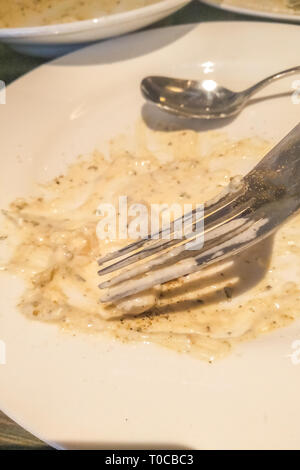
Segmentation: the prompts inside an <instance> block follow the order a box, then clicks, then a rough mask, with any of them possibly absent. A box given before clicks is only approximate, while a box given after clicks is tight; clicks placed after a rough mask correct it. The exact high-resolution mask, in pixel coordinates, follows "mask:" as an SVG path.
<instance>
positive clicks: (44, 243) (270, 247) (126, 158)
mask: <svg viewBox="0 0 300 470" xmlns="http://www.w3.org/2000/svg"><path fill="white" fill-rule="evenodd" d="M269 148H270V143H269V142H266V141H264V140H262V139H260V138H247V139H243V140H238V141H235V140H232V139H229V138H228V137H227V136H226V134H223V133H219V132H207V133H197V132H195V131H192V130H172V129H169V131H168V132H163V131H153V130H150V129H148V128H146V127H145V125H144V124H141V123H140V124H138V125H137V129H136V132H135V134H134V135H129V134H128V135H122V136H118V137H117V138H115V139H113V140H112V141H111V142H110V152H109V156H107V155H106V156H105V155H103V154H101V152H100V151H99V150H96V151H94V152H93V154H92V155H89V156H80V157H78V159H77V160H76V161H75V162H74V163H73V164H72V165H71V166H70V167H69V168H68V170H67V171H66V173H65V174H60V175H57V177H56V178H55V179H54V180H53V181H51V182H49V183H47V184H44V185H40V186H39V196H38V197H35V198H27V199H17V200H15V201H14V202H13V203H12V204H11V205H10V207H9V208H8V209H7V211H6V212H5V214H6V219H7V227H6V229H5V230H4V228H3V230H2V232H1V233H0V235H2V234H3V235H4V234H5V236H6V237H8V238H7V239H5V240H4V239H3V241H2V243H13V244H14V247H13V249H14V251H13V255H12V258H11V260H10V263H9V266H8V267H7V269H8V270H9V271H10V272H12V273H14V274H16V273H17V274H18V275H20V276H22V277H23V278H25V280H26V283H27V288H26V289H25V291H24V293H23V295H22V298H21V299H20V302H19V309H20V311H21V312H22V313H23V314H24V315H26V316H27V317H28V318H30V319H35V320H38V321H43V322H54V323H57V324H59V325H60V326H61V327H63V328H64V329H65V330H71V331H88V332H95V333H97V334H98V333H99V332H102V333H105V334H107V333H108V334H110V335H113V336H114V337H115V338H118V339H119V340H121V341H129V342H130V341H133V342H139V341H141V342H150V343H158V344H160V345H163V346H166V347H168V348H172V349H175V350H176V351H180V352H183V353H188V354H191V355H192V356H195V357H198V358H201V359H204V360H207V361H213V360H214V359H217V358H220V357H223V356H224V355H226V354H228V352H229V351H230V350H231V349H232V348H233V347H234V346H235V345H236V344H237V343H239V342H241V341H244V340H250V339H253V338H255V337H257V336H258V335H259V334H261V333H268V332H270V331H272V330H274V329H276V328H279V327H282V326H285V325H287V324H289V323H290V322H291V321H292V320H294V319H295V318H296V317H297V316H299V313H300V287H299V285H300V284H299V279H300V247H299V244H298V243H297V240H299V238H300V216H296V217H294V218H293V219H292V220H290V221H289V222H288V223H286V224H285V225H284V226H283V227H282V228H281V229H280V230H279V231H278V232H277V233H276V235H275V236H272V237H269V238H268V239H266V240H264V241H263V242H261V243H259V244H258V245H256V246H254V247H252V248H251V249H249V250H247V251H245V252H243V253H242V254H240V255H238V256H234V257H233V258H232V259H229V260H227V261H226V262H223V263H218V264H216V265H214V266H211V267H208V268H206V269H203V270H202V271H200V272H198V273H194V274H191V275H189V276H187V277H184V278H181V279H179V280H177V281H172V282H168V283H166V284H164V285H162V286H159V287H157V288H155V289H152V290H151V291H148V292H145V293H143V294H141V295H137V296H136V297H133V298H130V299H128V298H127V299H125V300H123V301H121V302H119V303H117V304H116V305H107V306H103V304H102V303H101V302H100V296H101V292H100V290H99V288H98V284H99V278H98V275H97V271H98V265H97V259H98V258H99V257H100V256H103V255H105V254H106V253H108V252H110V251H112V250H115V249H118V248H120V247H122V246H124V245H126V244H127V243H128V240H121V241H120V240H99V239H98V237H97V235H96V227H97V224H98V222H99V215H98V214H97V208H98V206H99V204H100V203H113V204H116V205H117V204H118V198H119V196H120V195H126V196H127V198H128V203H143V204H145V205H146V206H149V204H150V203H157V204H162V203H166V204H170V205H171V204H172V203H173V202H181V203H183V204H184V203H191V202H193V203H201V202H205V201H207V200H209V199H212V198H214V197H216V196H217V195H218V193H220V192H221V191H223V190H224V188H226V186H227V185H228V183H229V181H230V179H231V178H233V177H234V176H235V175H244V174H246V173H247V172H248V171H249V170H250V169H251V168H253V166H254V165H255V164H256V163H257V162H258V161H259V160H260V159H261V158H262V157H263V156H264V154H265V153H266V152H267V150H268V149H269ZM100 336H101V335H100ZM99 340H100V339H99Z"/></svg>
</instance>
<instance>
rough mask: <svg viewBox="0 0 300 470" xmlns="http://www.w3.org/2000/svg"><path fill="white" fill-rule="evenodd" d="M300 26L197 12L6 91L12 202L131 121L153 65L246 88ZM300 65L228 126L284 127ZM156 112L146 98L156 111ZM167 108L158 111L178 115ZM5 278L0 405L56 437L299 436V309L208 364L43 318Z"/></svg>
mask: <svg viewBox="0 0 300 470" xmlns="http://www.w3.org/2000/svg"><path fill="white" fill-rule="evenodd" d="M298 38H299V29H298V27H295V26H288V25H280V26H279V25H276V24H263V23H254V22H251V23H247V22H242V23H239V22H235V23H227V22H226V23H207V24H200V25H186V26H179V27H173V28H164V29H161V30H155V31H149V32H143V33H139V34H134V35H132V36H128V37H126V38H122V39H115V40H111V41H109V42H106V43H103V44H97V45H94V46H90V47H88V48H85V49H82V50H80V51H78V52H76V53H73V54H70V55H68V56H65V57H63V58H60V59H58V60H56V61H54V62H50V63H48V64H46V65H43V66H42V67H40V68H38V69H36V70H35V71H33V72H32V73H30V74H27V75H26V76H24V77H22V78H21V79H19V80H17V81H16V82H15V83H13V84H12V85H10V86H9V87H8V89H7V97H6V98H7V104H6V105H0V129H1V159H0V197H1V207H5V206H6V205H7V203H8V202H9V201H10V200H12V199H14V198H15V197H17V196H21V195H22V196H23V195H26V194H30V193H31V192H32V191H33V187H34V183H35V182H36V181H41V180H44V179H45V178H50V177H53V176H54V175H57V174H60V173H61V171H63V169H64V168H65V167H66V164H67V163H68V162H70V161H72V160H73V159H74V158H75V157H76V156H77V155H78V154H80V153H85V152H89V151H92V150H93V149H94V148H95V147H100V148H101V146H103V145H104V144H105V142H107V140H108V139H109V138H110V137H111V136H113V135H116V134H118V133H119V132H121V131H126V130H127V129H129V128H130V127H132V126H133V125H134V124H135V122H136V120H137V119H138V118H139V117H140V116H141V112H142V108H143V104H144V102H143V99H142V97H141V95H140V91H139V84H140V81H141V79H142V78H143V77H144V76H145V75H148V74H166V75H170V76H172V75H174V76H178V77H198V78H200V77H206V78H215V79H217V80H219V81H222V83H223V84H224V85H225V86H228V87H231V88H233V89H234V88H236V89H239V88H244V87H246V86H248V85H250V84H252V83H254V82H255V81H256V80H259V79H261V78H262V77H264V76H266V75H268V74H271V73H273V72H275V71H278V70H281V69H285V68H288V67H291V66H293V65H296V64H297V60H298V58H299V54H298V53H297V48H296V46H295V45H296V44H297V43H298ZM299 78H300V77H299V76H298V84H299ZM296 79H297V77H294V78H291V77H290V78H288V79H286V80H283V81H281V82H277V83H276V84H274V85H272V86H271V87H270V88H269V89H268V90H265V91H264V92H261V97H263V96H264V97H265V96H273V95H279V96H277V97H276V98H275V97H274V98H272V99H267V100H259V102H257V103H256V104H253V105H251V106H249V107H247V108H246V109H245V110H244V112H243V113H242V114H241V115H240V116H239V117H238V118H237V119H236V120H234V121H233V122H231V123H230V124H228V123H225V122H224V123H223V125H224V126H225V127H224V128H223V130H227V131H228V133H229V134H230V135H232V136H233V137H237V138H238V137H242V136H250V135H259V136H262V137H266V138H268V139H273V140H274V141H278V140H279V139H280V138H282V137H283V136H284V135H285V134H286V133H287V132H288V131H289V130H290V129H291V128H292V127H293V126H295V125H296V123H297V122H298V121H299V115H300V114H299V111H300V105H297V104H293V101H292V99H291V96H286V92H287V91H290V90H292V85H294V86H295V83H294V81H295V80H296ZM282 94H283V95H282ZM294 102H295V103H296V102H297V100H294ZM152 112H153V111H152V110H149V108H144V109H143V115H144V116H145V115H147V113H150V114H151V113H152ZM158 113H159V114H155V115H153V116H152V118H153V119H154V116H157V118H158V117H159V118H160V119H163V118H164V119H169V118H168V116H167V115H163V114H162V113H160V112H158ZM186 125H187V126H188V125H189V123H186ZM117 171H118V169H117V168H116V172H117ZM0 289H1V296H0V340H1V342H2V343H1V344H2V345H4V344H5V347H6V365H0V407H1V409H2V410H3V411H4V412H5V413H7V414H8V415H9V416H10V417H12V418H13V419H15V420H16V421H17V422H18V423H19V424H21V425H22V426H24V427H25V428H26V429H28V430H29V431H31V432H32V433H33V434H35V435H36V436H38V437H40V438H41V439H43V440H45V441H47V442H49V443H51V444H52V445H54V446H55V447H58V448H68V449H73V448H95V447H98V448H115V449H121V448H133V449H134V448H141V447H143V448H150V449H155V448H165V449H168V448H181V449H182V448H187V449H231V448H234V449H241V448H244V449H245V448H246V449H253V448H258V449H260V448H264V449H267V448H272V449H278V448H284V449H288V448H299V447H300V437H299V422H300V407H299V389H300V365H299V366H297V365H293V362H292V361H291V358H290V357H289V356H290V355H291V354H292V353H293V352H295V351H294V350H293V349H292V344H293V343H294V341H296V340H300V322H295V323H294V324H293V325H292V326H290V327H289V328H286V329H283V330H279V331H277V332H275V333H273V334H269V335H266V336H264V337H261V338H260V339H258V340H256V341H252V342H249V343H246V344H243V345H241V346H240V347H238V348H237V349H236V350H235V351H234V352H233V353H232V355H231V356H229V357H228V358H226V359H224V360H222V361H220V362H217V363H215V364H213V365H209V364H207V363H204V362H201V361H197V360H196V359H192V358H190V357H187V356H184V355H180V354H177V353H175V352H172V351H169V350H167V349H164V348H162V347H159V346H155V345H146V344H144V345H143V344H138V345H133V344H131V345H127V344H121V343H119V342H117V341H114V340H110V339H109V338H103V337H102V336H96V337H89V336H84V335H81V334H77V335H76V336H72V335H70V334H69V335H68V334H66V333H63V332H61V331H60V330H59V329H58V328H57V327H56V326H54V325H47V324H43V323H38V322H32V321H30V320H28V319H26V318H24V317H23V316H22V315H21V314H20V313H19V312H18V309H17V307H16V305H17V303H18V297H19V295H20V292H21V290H22V283H21V281H19V280H18V279H14V278H12V277H10V276H8V275H5V274H3V273H2V274H1V276H0ZM294 362H295V361H294Z"/></svg>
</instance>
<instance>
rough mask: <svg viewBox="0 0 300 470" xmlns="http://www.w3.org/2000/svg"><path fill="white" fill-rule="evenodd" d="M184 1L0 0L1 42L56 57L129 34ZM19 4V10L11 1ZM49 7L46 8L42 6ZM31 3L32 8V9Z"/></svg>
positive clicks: (153, 21)
mask: <svg viewBox="0 0 300 470" xmlns="http://www.w3.org/2000/svg"><path fill="white" fill-rule="evenodd" d="M187 3H189V0H119V1H117V0H99V1H96V0H84V1H82V2H79V3H78V2H76V4H77V7H76V5H75V1H74V0H63V1H62V0H60V1H57V0H47V1H46V0H41V1H40V2H38V3H37V2H33V1H32V0H24V1H23V2H22V4H23V7H24V8H23V9H21V8H20V4H19V2H17V1H16V0H12V1H10V2H7V0H0V41H2V42H5V43H7V44H9V45H10V46H11V47H13V48H14V49H15V50H17V51H18V52H21V53H25V54H29V55H33V56H40V57H56V56H59V55H62V54H65V53H67V52H71V51H72V50H74V49H78V48H79V47H80V46H84V45H86V44H90V43H92V42H95V41H98V40H100V39H105V38H109V37H113V36H119V35H121V34H125V33H129V32H132V31H135V30H137V29H140V28H143V27H145V26H148V25H149V24H152V23H155V22H156V21H158V20H160V19H162V18H165V17H166V16H168V15H170V14H172V13H174V12H175V11H177V10H179V9H180V8H181V7H183V6H184V5H186V4H187ZM17 4H18V9H16V5H17ZM46 5H47V6H49V5H50V6H51V8H47V10H45V6H46ZM31 7H32V8H31Z"/></svg>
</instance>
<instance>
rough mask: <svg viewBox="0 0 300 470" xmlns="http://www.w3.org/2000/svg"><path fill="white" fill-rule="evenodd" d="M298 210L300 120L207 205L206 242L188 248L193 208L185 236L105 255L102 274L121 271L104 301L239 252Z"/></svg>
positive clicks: (143, 242) (196, 220) (104, 284)
mask: <svg viewBox="0 0 300 470" xmlns="http://www.w3.org/2000/svg"><path fill="white" fill-rule="evenodd" d="M299 208H300V123H299V124H298V125H297V126H296V127H295V128H294V129H293V130H292V131H291V132H290V133H289V134H288V135H287V136H286V137H285V138H284V139H283V140H282V141H281V142H280V143H279V144H278V145H276V146H275V147H274V148H273V149H272V150H271V151H270V152H269V153H268V154H267V155H266V156H265V157H264V158H263V159H262V160H261V161H260V163H259V164H258V165H257V166H256V167H255V168H254V169H253V170H252V171H250V173H248V174H247V175H246V176H245V177H244V178H242V179H241V180H240V182H239V183H238V184H234V185H231V187H229V188H228V191H226V192H225V193H222V194H221V195H220V197H219V198H218V199H216V200H214V201H213V202H211V203H210V202H208V203H206V204H205V209H204V213H202V214H201V216H200V217H201V218H202V219H203V222H204V229H203V237H204V238H203V239H204V244H203V246H201V247H200V246H199V247H198V248H197V246H195V249H194V250H193V251H190V250H188V249H187V246H188V244H189V243H190V242H191V241H193V240H195V237H196V236H198V237H199V233H197V234H196V233H195V230H194V229H195V227H196V224H199V214H198V213H197V211H193V212H191V213H190V214H188V215H186V216H185V217H187V220H189V223H190V227H191V230H190V232H189V233H188V234H187V235H186V236H184V237H183V238H182V239H177V238H174V237H173V238H171V239H170V240H162V239H159V240H157V239H155V240H153V239H150V238H149V237H150V236H149V237H147V238H145V239H142V240H139V241H137V242H135V243H132V244H130V245H128V246H126V247H125V248H122V249H121V250H119V251H116V252H113V253H110V254H109V255H107V256H105V257H103V258H101V259H100V260H99V265H101V266H102V265H106V266H105V267H102V269H101V270H100V271H99V273H98V274H99V275H100V276H103V275H108V274H110V273H113V272H115V271H119V270H121V271H120V273H119V274H117V275H116V276H114V277H113V278H111V279H109V280H107V281H105V282H102V283H101V284H100V285H99V287H100V288H101V289H107V291H106V293H105V295H103V297H102V299H101V301H102V302H114V301H116V300H120V299H122V298H125V297H128V296H131V295H133V294H137V293H138V292H141V291H144V290H146V289H149V288H151V287H153V286H155V285H158V284H162V283H164V282H167V281H170V280H172V279H177V278H179V277H182V276H186V275H188V274H190V273H193V272H196V271H199V270H200V269H203V268H204V267H206V266H208V265H211V264H212V263H216V262H218V261H221V260H224V259H225V258H228V257H229V256H232V255H234V254H237V253H239V252H241V251H243V250H245V249H247V248H248V247H250V246H252V245H254V244H255V243H257V242H259V241H260V240H262V239H263V238H266V237H267V236H269V235H270V234H271V233H272V232H273V231H274V230H276V229H277V228H278V227H279V226H280V225H281V224H283V223H284V222H285V221H286V220H287V219H288V218H289V217H290V216H292V215H293V214H294V213H295V212H296V211H297V210H298V209H299ZM185 221H186V219H185ZM176 222H178V220H177V221H174V222H173V223H172V224H171V234H172V233H173V234H174V232H175V227H176ZM161 234H162V232H160V235H161ZM107 264H108V265H107ZM124 268H126V269H124Z"/></svg>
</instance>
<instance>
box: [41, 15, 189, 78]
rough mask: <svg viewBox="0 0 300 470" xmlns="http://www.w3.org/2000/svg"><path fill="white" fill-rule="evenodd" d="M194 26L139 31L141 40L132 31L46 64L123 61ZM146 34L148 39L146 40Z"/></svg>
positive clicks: (160, 46)
mask: <svg viewBox="0 0 300 470" xmlns="http://www.w3.org/2000/svg"><path fill="white" fill-rule="evenodd" d="M196 26H197V25H196V24H189V25H182V26H179V27H177V28H163V29H160V32H159V34H157V35H156V34H153V31H152V30H150V31H147V32H145V31H141V33H140V34H143V40H140V41H139V40H138V34H139V33H132V34H130V35H126V37H123V36H121V37H117V38H115V39H110V40H109V42H108V43H107V47H105V46H106V45H105V42H104V41H103V42H100V43H99V42H97V43H95V44H90V45H88V46H87V47H88V48H89V51H88V53H87V51H86V49H87V47H83V48H81V49H78V50H77V51H76V53H75V54H67V55H66V56H63V57H60V58H59V59H57V60H55V61H54V62H49V64H48V65H54V66H55V67H57V66H64V67H65V66H82V65H85V66H86V65H97V64H112V63H114V62H123V61H126V60H129V59H134V58H136V57H140V56H144V55H147V54H150V53H151V52H154V51H158V50H159V49H162V48H164V47H166V46H168V45H169V44H172V43H174V42H175V41H177V40H178V39H180V38H181V37H183V36H185V35H186V34H188V33H189V32H190V31H192V30H193V29H194V28H196ZM148 35H149V40H147V39H148ZM122 39H123V41H122ZM99 86H100V84H99Z"/></svg>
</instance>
